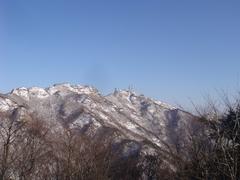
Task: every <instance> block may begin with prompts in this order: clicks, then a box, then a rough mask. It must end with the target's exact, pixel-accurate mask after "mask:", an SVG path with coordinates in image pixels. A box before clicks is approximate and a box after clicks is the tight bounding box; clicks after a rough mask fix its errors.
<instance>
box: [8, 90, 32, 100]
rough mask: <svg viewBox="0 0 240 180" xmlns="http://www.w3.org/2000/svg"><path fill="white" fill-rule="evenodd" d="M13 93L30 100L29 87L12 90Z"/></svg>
mask: <svg viewBox="0 0 240 180" xmlns="http://www.w3.org/2000/svg"><path fill="white" fill-rule="evenodd" d="M12 94H15V95H17V96H20V97H22V98H24V99H25V100H29V94H28V89H27V88H25V87H21V88H17V89H14V90H13V91H12Z"/></svg>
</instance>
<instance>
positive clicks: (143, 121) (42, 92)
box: [0, 84, 194, 154]
mask: <svg viewBox="0 0 240 180" xmlns="http://www.w3.org/2000/svg"><path fill="white" fill-rule="evenodd" d="M13 109H19V114H20V116H19V118H23V119H24V116H26V115H27V114H30V113H34V114H36V115H37V116H38V117H39V118H41V119H42V120H44V121H46V122H51V123H54V124H55V125H56V127H57V128H58V129H59V130H60V129H62V128H70V129H74V130H76V131H77V132H79V133H85V134H87V135H89V136H91V137H93V138H95V137H97V136H99V137H100V136H101V133H103V132H104V131H107V130H115V131H117V132H118V137H119V139H122V140H125V141H126V140H127V141H126V142H128V145H127V146H125V150H124V151H126V154H128V153H131V152H135V151H142V152H147V151H148V152H149V151H151V150H154V149H161V150H163V151H168V149H167V148H168V147H169V145H170V146H171V145H173V146H176V145H177V146H178V148H181V144H182V143H181V141H182V140H184V138H185V137H186V136H187V131H186V129H187V128H193V126H194V118H193V116H192V115H191V114H190V113H187V112H184V111H182V110H180V109H178V108H175V107H172V106H170V105H168V104H165V103H162V102H159V101H155V100H153V99H150V98H147V97H145V96H143V95H137V94H136V93H134V92H131V91H125V90H115V92H114V93H112V94H110V95H107V96H103V95H101V94H100V93H99V92H98V91H97V90H96V89H95V88H93V87H90V86H80V85H70V84H57V85H54V86H52V87H49V88H46V89H43V88H38V87H33V88H18V89H14V90H13V91H12V92H11V93H8V94H0V112H8V111H11V110H13ZM126 148H127V150H126Z"/></svg>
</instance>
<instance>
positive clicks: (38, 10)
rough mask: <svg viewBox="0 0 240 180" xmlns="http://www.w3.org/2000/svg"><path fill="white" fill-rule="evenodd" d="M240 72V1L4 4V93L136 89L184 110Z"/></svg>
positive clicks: (17, 0)
mask: <svg viewBox="0 0 240 180" xmlns="http://www.w3.org/2000/svg"><path fill="white" fill-rule="evenodd" d="M239 73H240V1H239V0H109V1H106V0H95V1H94V0H40V1H34V0H0V91H2V92H8V91H10V90H11V89H12V88H14V87H19V86H27V87H29V86H41V87H47V86H49V85H51V84H54V83H60V82H70V83H73V84H89V85H93V86H95V87H97V88H98V89H99V90H100V91H101V92H102V93H103V94H107V93H109V92H110V91H112V90H113V89H114V88H115V87H116V88H128V86H129V85H131V86H133V87H134V88H135V89H136V90H137V91H138V92H140V93H143V94H146V95H147V96H150V97H154V98H157V99H160V100H163V101H167V102H170V103H180V104H183V105H186V104H187V103H188V102H189V98H191V99H192V100H193V101H197V100H198V99H200V98H201V96H202V95H203V94H205V93H208V92H210V93H212V92H214V90H215V89H224V90H226V91H232V90H234V89H235V88H236V87H237V86H238V81H239Z"/></svg>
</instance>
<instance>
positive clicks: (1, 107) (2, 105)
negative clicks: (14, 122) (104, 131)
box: [0, 97, 17, 112]
mask: <svg viewBox="0 0 240 180" xmlns="http://www.w3.org/2000/svg"><path fill="white" fill-rule="evenodd" d="M16 106H17V105H16V104H15V103H13V102H12V101H11V100H9V99H4V98H1V97H0V111H2V112H6V111H8V110H10V109H12V108H14V107H16Z"/></svg>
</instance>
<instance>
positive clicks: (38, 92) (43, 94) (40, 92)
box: [29, 87, 49, 99]
mask: <svg viewBox="0 0 240 180" xmlns="http://www.w3.org/2000/svg"><path fill="white" fill-rule="evenodd" d="M29 94H30V95H31V96H35V97H36V98H39V99H43V98H47V97H48V96H49V94H48V92H47V91H46V90H45V89H43V88H39V87H32V88H30V89H29Z"/></svg>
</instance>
